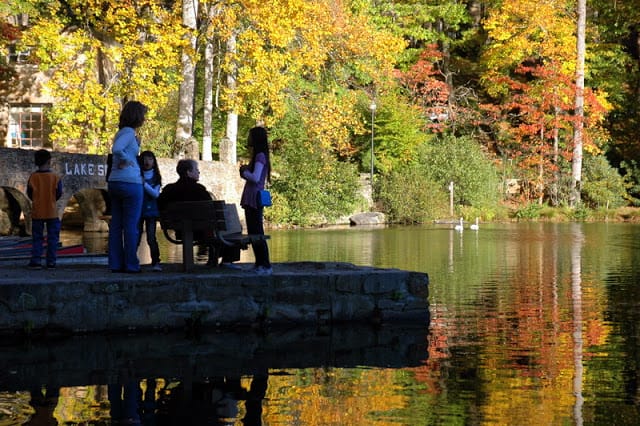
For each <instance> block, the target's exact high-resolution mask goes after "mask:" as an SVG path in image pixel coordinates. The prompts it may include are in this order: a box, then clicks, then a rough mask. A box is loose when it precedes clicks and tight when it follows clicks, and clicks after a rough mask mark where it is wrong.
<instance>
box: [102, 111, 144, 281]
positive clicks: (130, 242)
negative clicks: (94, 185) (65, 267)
mask: <svg viewBox="0 0 640 426" xmlns="http://www.w3.org/2000/svg"><path fill="white" fill-rule="evenodd" d="M146 113H147V107H146V106H145V105H143V104H142V103H140V102H138V101H129V102H127V103H126V104H125V105H124V107H123V108H122V112H121V113H120V122H119V124H118V128H119V130H118V132H117V133H116V135H115V138H114V140H113V148H112V149H111V153H112V155H113V159H112V168H111V173H110V174H109V178H108V182H109V199H110V201H111V223H110V224H109V268H110V269H111V271H112V272H127V273H137V272H140V261H139V259H138V254H137V250H138V221H139V220H140V214H141V211H142V199H143V186H142V173H141V171H140V165H139V163H138V158H137V157H138V153H139V152H140V141H139V140H138V137H137V135H136V129H138V128H139V127H140V126H142V124H143V123H144V120H145V115H146Z"/></svg>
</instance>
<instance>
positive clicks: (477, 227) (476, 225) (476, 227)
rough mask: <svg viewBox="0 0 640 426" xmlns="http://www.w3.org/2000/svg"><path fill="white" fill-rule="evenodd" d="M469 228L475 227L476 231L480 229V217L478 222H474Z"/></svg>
mask: <svg viewBox="0 0 640 426" xmlns="http://www.w3.org/2000/svg"><path fill="white" fill-rule="evenodd" d="M469 229H473V230H474V231H477V230H478V229H480V225H478V218H477V217H476V223H474V224H472V225H471V226H470V227H469Z"/></svg>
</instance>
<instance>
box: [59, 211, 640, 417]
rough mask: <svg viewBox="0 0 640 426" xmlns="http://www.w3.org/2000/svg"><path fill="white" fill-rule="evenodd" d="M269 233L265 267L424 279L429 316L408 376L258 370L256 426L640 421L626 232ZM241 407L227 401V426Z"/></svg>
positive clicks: (509, 227) (571, 228) (633, 279)
mask: <svg viewBox="0 0 640 426" xmlns="http://www.w3.org/2000/svg"><path fill="white" fill-rule="evenodd" d="M270 234H271V236H272V239H271V241H270V243H269V246H270V250H271V254H272V258H273V260H274V261H275V262H282V261H300V260H313V261H345V262H352V263H355V264H363V265H370V264H371V265H376V266H380V267H395V268H400V269H408V270H417V271H424V272H427V273H429V275H430V279H431V286H430V306H431V316H432V317H431V324H430V327H429V333H428V335H425V340H426V341H428V357H427V356H426V355H425V356H424V359H425V360H424V363H423V365H421V366H418V367H408V368H402V369H396V368H384V367H380V366H376V367H367V366H358V367H352V368H335V367H325V368H321V367H318V368H289V369H276V370H273V369H272V370H270V371H269V378H268V387H267V389H266V393H265V396H264V399H263V400H262V405H261V406H262V419H263V421H264V424H300V425H307V424H326V425H330V424H341V425H361V424H367V425H376V424H379V425H382V424H397V425H398V424H402V425H427V424H452V423H455V424H505V425H512V424H513V425H515V424H544V425H552V424H574V425H581V424H616V425H625V424H636V423H637V419H638V418H640V413H639V411H640V410H639V404H640V390H639V389H640V385H639V383H640V332H638V330H639V328H640V327H639V325H640V286H638V283H640V226H638V225H632V224H553V223H524V224H481V227H480V230H479V231H478V232H475V231H474V232H462V233H460V232H455V231H454V230H453V227H452V226H451V227H450V228H449V227H445V226H441V225H438V226H424V227H389V228H339V229H322V230H296V231H272V232H270ZM163 250H165V251H164V252H163V253H166V254H165V257H167V256H169V257H168V258H170V253H169V252H167V251H166V250H167V248H166V247H164V248H163ZM247 261H251V259H250V258H249V259H248V260H247ZM276 268H277V267H276ZM286 350H287V348H283V351H286ZM309 350H310V351H312V350H313V348H309ZM250 379H251V378H250V377H248V378H244V379H243V380H244V381H245V382H246V383H245V388H248V387H249V382H250ZM243 383H244V382H243ZM60 394H61V395H68V394H69V393H68V392H66V393H63V392H61V393H60ZM245 410H246V409H245V408H244V405H243V404H241V403H239V404H238V413H237V415H236V416H235V420H234V421H235V423H234V424H240V419H241V418H242V416H243V415H245Z"/></svg>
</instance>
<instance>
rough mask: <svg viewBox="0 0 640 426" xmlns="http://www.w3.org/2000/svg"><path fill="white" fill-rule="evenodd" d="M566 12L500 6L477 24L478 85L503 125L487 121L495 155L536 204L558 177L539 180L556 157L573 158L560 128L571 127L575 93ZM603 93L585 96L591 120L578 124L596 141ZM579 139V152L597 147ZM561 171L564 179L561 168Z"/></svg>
mask: <svg viewBox="0 0 640 426" xmlns="http://www.w3.org/2000/svg"><path fill="white" fill-rule="evenodd" d="M566 6H567V5H566V4H564V3H563V2H548V3H539V2H535V1H505V2H503V3H502V6H501V8H500V9H496V10H494V11H493V13H492V14H491V15H490V16H489V19H488V20H487V22H486V23H485V28H486V30H487V31H488V35H489V40H490V43H489V45H488V48H487V49H486V51H485V52H484V56H483V61H484V66H485V72H484V73H483V75H482V82H483V84H484V86H485V88H486V91H487V93H488V94H489V95H490V96H491V97H492V99H493V101H494V104H496V105H499V107H498V108H499V109H500V110H502V111H503V113H504V115H502V118H503V119H500V120H497V121H496V122H494V123H493V127H494V129H495V130H496V136H497V140H498V151H499V152H500V154H502V155H503V156H504V157H506V158H508V159H511V160H514V161H516V164H517V165H518V166H519V167H520V168H521V169H522V170H523V171H524V172H525V173H524V176H525V178H526V180H527V184H528V186H529V187H530V188H532V191H531V196H532V197H534V198H537V199H538V200H539V201H540V202H542V199H543V196H544V194H545V193H546V192H547V191H548V189H549V188H548V184H549V183H551V184H552V186H553V185H555V184H556V183H557V182H558V181H559V179H560V178H561V176H560V175H558V174H557V175H556V176H546V174H547V173H550V172H551V173H553V172H555V171H559V169H558V167H560V166H562V164H563V163H562V162H561V161H560V160H561V159H562V157H563V152H564V153H567V152H568V153H569V154H567V155H564V158H565V160H566V161H568V162H571V161H572V160H573V155H574V144H573V142H574V135H573V132H572V131H571V129H572V127H570V128H567V124H570V125H571V126H573V125H574V124H575V123H576V121H575V120H576V118H575V115H574V114H573V112H574V105H573V104H572V103H573V102H574V100H575V93H576V90H577V87H576V84H575V79H574V78H575V72H576V37H575V31H574V29H575V24H574V21H573V17H572V15H571V14H569V13H567V8H566ZM581 92H582V90H581ZM585 93H586V91H585ZM603 95H606V94H602V93H600V94H599V96H595V94H594V95H593V96H591V98H590V99H591V101H592V103H591V105H588V106H587V107H586V108H587V109H589V111H588V113H590V114H591V115H590V117H589V119H588V120H587V121H588V123H587V122H585V124H589V125H591V128H589V127H585V131H589V130H591V131H592V136H593V135H596V134H598V135H602V132H601V123H602V120H603V118H604V113H605V112H606V107H607V104H606V101H605V98H604V96H603ZM489 117H491V115H489ZM585 120H586V119H585ZM583 136H584V143H585V144H586V145H585V146H587V145H590V146H591V147H593V149H596V148H595V146H596V144H597V143H600V142H601V141H600V140H599V138H595V137H589V136H588V135H586V134H584V135H583ZM509 145H511V147H509ZM562 150H564V151H562ZM564 164H565V165H566V164H569V163H567V162H565V163H564ZM562 172H563V173H564V174H566V173H567V170H566V166H564V168H563V170H562ZM552 192H557V191H555V190H554V191H552ZM556 198H557V196H556Z"/></svg>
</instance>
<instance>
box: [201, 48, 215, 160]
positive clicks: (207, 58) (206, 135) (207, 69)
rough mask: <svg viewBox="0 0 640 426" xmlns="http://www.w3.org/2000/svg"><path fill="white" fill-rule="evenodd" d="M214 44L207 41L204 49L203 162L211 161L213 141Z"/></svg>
mask: <svg viewBox="0 0 640 426" xmlns="http://www.w3.org/2000/svg"><path fill="white" fill-rule="evenodd" d="M213 60H214V51H213V42H212V40H211V39H207V45H206V46H205V49H204V117H203V121H204V122H203V123H202V160H203V161H211V160H213V155H212V154H211V139H212V133H213V132H212V127H213V78H214V69H213V68H214V67H213Z"/></svg>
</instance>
